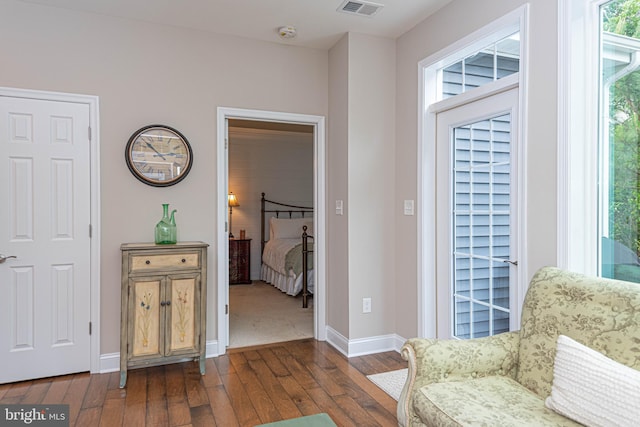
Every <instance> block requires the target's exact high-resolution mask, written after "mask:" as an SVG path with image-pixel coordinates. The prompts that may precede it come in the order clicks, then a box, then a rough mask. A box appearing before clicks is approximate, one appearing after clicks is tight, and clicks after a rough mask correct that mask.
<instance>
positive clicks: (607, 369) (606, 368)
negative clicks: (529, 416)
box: [545, 335, 640, 427]
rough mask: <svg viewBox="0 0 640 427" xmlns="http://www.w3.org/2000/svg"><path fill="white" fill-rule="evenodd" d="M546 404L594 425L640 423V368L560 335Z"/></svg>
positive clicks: (586, 423)
mask: <svg viewBox="0 0 640 427" xmlns="http://www.w3.org/2000/svg"><path fill="white" fill-rule="evenodd" d="M545 405H546V406H547V407H548V408H550V409H552V410H554V411H556V412H558V413H559V414H562V415H564V416H565V417H567V418H571V419H572V420H574V421H577V422H579V423H582V424H584V425H586V426H590V427H595V426H599V427H604V426H607V427H608V426H633V425H639V424H638V423H640V371H637V370H635V369H633V368H630V367H628V366H625V365H623V364H621V363H618V362H616V361H615V360H612V359H609V358H608V357H606V356H605V355H603V354H602V353H599V352H597V351H595V350H593V349H591V348H589V347H586V346H584V345H582V344H580V343H579V342H577V341H574V340H573V339H571V338H569V337H567V336H564V335H560V336H559V337H558V348H557V352H556V358H555V362H554V367H553V384H552V387H551V396H549V397H547V399H546V401H545Z"/></svg>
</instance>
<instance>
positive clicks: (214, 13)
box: [20, 0, 451, 49]
mask: <svg viewBox="0 0 640 427" xmlns="http://www.w3.org/2000/svg"><path fill="white" fill-rule="evenodd" d="M20 1H23V2H25V3H37V4H41V5H47V6H53V7H60V8H65V9H72V10H78V11H85V12H91V13H98V14H103V15H110V16H115V17H120V18H128V19H135V20H141V21H147V22H151V23H158V24H167V25H174V26H178V27H185V28H191V29H196V30H202V31H207V32H212V33H220V34H230V35H235V36H241V37H248V38H251V39H258V40H266V41H272V42H277V43H285V44H289V45H296V46H304V47H312V48H318V49H329V48H331V47H332V46H333V45H334V44H335V43H336V42H337V41H338V40H339V39H340V37H342V35H343V34H345V33H346V32H355V33H363V34H369V35H376V36H383V37H390V38H396V37H398V36H400V35H402V34H404V33H405V32H406V31H408V30H410V29H411V28H413V27H414V26H415V25H416V24H418V23H419V22H420V21H422V20H423V19H425V18H426V17H427V16H429V15H430V14H432V13H434V12H435V11H437V10H438V9H440V8H441V7H442V6H444V5H445V4H447V3H449V2H450V1H451V0H378V1H376V3H378V4H382V5H383V6H384V7H383V8H382V9H380V10H379V11H378V13H376V14H375V15H374V16H372V17H367V16H359V15H353V14H347V13H342V12H338V11H337V9H338V7H339V6H340V5H341V4H342V2H343V0H20ZM286 25H292V26H294V27H296V29H297V33H298V34H297V37H295V38H294V39H290V40H282V39H281V38H280V37H279V35H278V28H280V27H282V26H286Z"/></svg>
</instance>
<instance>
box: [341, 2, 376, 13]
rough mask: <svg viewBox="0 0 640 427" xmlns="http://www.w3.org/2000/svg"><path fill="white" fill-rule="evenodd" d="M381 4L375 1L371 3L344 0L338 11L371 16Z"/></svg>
mask: <svg viewBox="0 0 640 427" xmlns="http://www.w3.org/2000/svg"><path fill="white" fill-rule="evenodd" d="M382 7H383V5H381V4H377V3H371V2H367V1H350V0H346V1H344V2H343V3H342V4H341V5H340V6H339V7H338V12H344V13H351V14H355V15H361V16H373V15H375V14H376V13H378V11H379V10H380V9H382Z"/></svg>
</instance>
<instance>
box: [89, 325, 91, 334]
mask: <svg viewBox="0 0 640 427" xmlns="http://www.w3.org/2000/svg"><path fill="white" fill-rule="evenodd" d="M89 335H91V322H89Z"/></svg>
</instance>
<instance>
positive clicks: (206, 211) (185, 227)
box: [0, 0, 328, 354]
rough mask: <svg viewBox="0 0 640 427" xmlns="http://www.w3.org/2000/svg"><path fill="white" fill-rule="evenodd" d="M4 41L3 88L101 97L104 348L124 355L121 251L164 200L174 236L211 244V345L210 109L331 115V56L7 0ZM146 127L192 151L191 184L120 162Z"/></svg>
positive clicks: (211, 316) (213, 307)
mask: <svg viewBox="0 0 640 427" xmlns="http://www.w3.org/2000/svg"><path fill="white" fill-rule="evenodd" d="M0 40H3V42H2V43H0V56H1V57H2V58H3V61H2V67H1V69H0V85H2V86H7V87H16V88H26V89H36V90H47V91H58V92H70V93H79V94H89V95H97V96H99V97H100V125H101V128H100V139H101V170H102V177H101V179H102V199H101V204H102V212H101V214H102V244H101V251H102V260H101V261H102V271H101V287H102V292H101V301H102V306H101V317H102V319H101V349H100V352H101V353H102V354H106V353H116V352H118V351H119V337H120V320H119V319H120V315H119V313H120V250H119V248H120V244H121V243H123V242H138V241H152V240H153V227H154V225H155V223H156V222H157V221H158V220H159V219H160V217H161V214H162V206H161V204H162V203H170V204H171V208H172V209H177V210H178V212H177V213H176V223H177V225H178V238H179V239H180V240H202V241H205V242H207V243H209V244H210V245H211V246H210V247H209V267H210V270H209V271H210V274H209V278H208V298H209V301H208V315H207V339H208V340H213V339H216V334H217V325H216V319H217V302H216V296H217V294H218V293H217V284H216V279H215V278H216V276H217V272H216V265H217V264H216V263H215V262H214V260H215V259H216V256H217V254H216V246H215V242H216V239H217V232H218V230H216V229H215V224H216V210H215V206H216V205H215V200H216V197H218V195H217V194H216V190H215V189H216V185H217V184H216V167H215V165H216V131H217V130H216V108H217V107H218V106H225V107H240V108H248V109H262V110H272V111H283V112H295V113H302V114H310V115H319V116H326V115H327V109H328V106H327V102H328V101H327V93H328V83H327V79H328V54H327V52H326V51H321V50H315V49H303V48H297V47H292V46H285V45H281V44H276V43H265V42H256V41H251V40H248V39H243V38H237V37H228V36H222V35H214V34H209V33H204V32H196V31H189V30H183V29H179V28H176V27H170V26H158V25H152V24H148V23H143V22H133V21H129V20H124V19H117V18H111V17H107V16H100V15H91V14H84V13H79V12H70V11H66V10H63V9H59V8H50V7H44V6H38V5H34V4H29V3H24V2H17V1H12V0H0ZM160 63H161V66H160V65H159V64H160ZM152 123H162V124H167V125H170V126H172V127H175V128H176V129H178V130H180V131H181V132H182V133H183V134H184V135H185V136H186V137H187V138H188V139H189V142H190V143H191V146H192V148H193V153H194V163H193V168H192V170H191V172H190V174H189V176H187V177H186V179H185V180H184V181H182V182H181V183H179V184H177V185H175V186H173V187H167V188H154V187H149V186H146V185H144V184H142V183H141V182H139V181H137V180H136V179H135V178H134V177H133V176H132V175H131V173H130V172H129V170H128V169H127V167H126V165H125V162H124V148H125V145H126V143H127V140H128V139H129V137H130V135H131V134H132V133H133V132H134V131H135V130H137V129H139V128H140V127H142V126H144V125H147V124H152ZM222 197H226V195H222Z"/></svg>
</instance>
